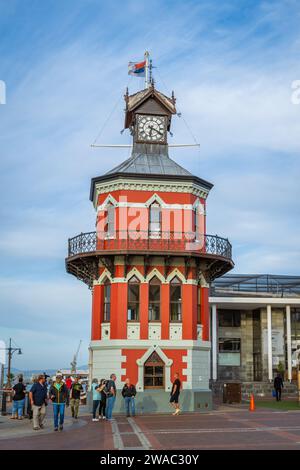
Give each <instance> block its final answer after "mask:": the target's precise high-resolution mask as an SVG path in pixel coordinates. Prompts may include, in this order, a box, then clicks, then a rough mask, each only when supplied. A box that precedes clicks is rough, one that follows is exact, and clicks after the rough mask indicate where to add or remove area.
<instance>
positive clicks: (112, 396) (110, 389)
mask: <svg viewBox="0 0 300 470" xmlns="http://www.w3.org/2000/svg"><path fill="white" fill-rule="evenodd" d="M116 380H117V377H116V374H111V376H110V380H108V381H107V383H106V385H105V394H106V410H105V415H106V419H107V420H108V421H111V420H112V412H113V409H114V405H115V401H116V395H117V389H116V383H115V382H116Z"/></svg>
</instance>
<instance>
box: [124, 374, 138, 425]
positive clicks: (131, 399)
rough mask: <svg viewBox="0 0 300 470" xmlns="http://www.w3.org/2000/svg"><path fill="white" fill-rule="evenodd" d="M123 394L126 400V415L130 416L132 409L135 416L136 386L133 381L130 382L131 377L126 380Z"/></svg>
mask: <svg viewBox="0 0 300 470" xmlns="http://www.w3.org/2000/svg"><path fill="white" fill-rule="evenodd" d="M122 396H123V398H124V402H125V412H126V416H127V417H129V416H130V410H131V415H132V416H135V396H136V388H135V386H134V385H133V384H132V383H130V379H126V380H125V385H124V387H123V390H122Z"/></svg>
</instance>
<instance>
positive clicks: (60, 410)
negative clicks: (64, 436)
mask: <svg viewBox="0 0 300 470" xmlns="http://www.w3.org/2000/svg"><path fill="white" fill-rule="evenodd" d="M49 394H50V398H51V401H52V404H53V419H54V431H58V429H59V430H60V431H62V430H63V428H64V419H65V407H66V406H69V390H68V388H67V386H66V384H65V383H63V381H62V374H61V373H57V374H56V378H55V381H54V382H53V384H52V385H51V387H50V392H49ZM58 418H59V427H58Z"/></svg>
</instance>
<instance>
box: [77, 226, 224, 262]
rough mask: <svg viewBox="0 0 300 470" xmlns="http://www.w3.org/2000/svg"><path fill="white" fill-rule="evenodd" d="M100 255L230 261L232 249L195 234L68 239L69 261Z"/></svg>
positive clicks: (128, 232)
mask: <svg viewBox="0 0 300 470" xmlns="http://www.w3.org/2000/svg"><path fill="white" fill-rule="evenodd" d="M97 251H101V252H103V251H106V252H110V251H111V252H118V251H131V252H147V251H149V252H173V253H174V252H180V253H184V252H192V253H195V254H203V255H214V256H218V257H222V258H225V259H229V260H231V258H232V247H231V244H230V242H229V241H228V239H227V238H221V237H218V236H217V235H198V236H197V237H196V236H195V233H194V232H185V233H182V232H157V233H149V232H147V231H142V230H141V231H140V230H139V231H138V230H137V231H135V230H119V231H115V233H114V234H113V235H111V236H110V235H108V233H107V232H88V233H81V234H80V235H77V236H76V237H73V238H70V239H69V247H68V255H69V257H70V256H75V255H80V254H84V253H91V252H97Z"/></svg>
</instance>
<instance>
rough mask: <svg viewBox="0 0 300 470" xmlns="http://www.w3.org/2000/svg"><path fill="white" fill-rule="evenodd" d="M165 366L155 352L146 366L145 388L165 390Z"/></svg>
mask: <svg viewBox="0 0 300 470" xmlns="http://www.w3.org/2000/svg"><path fill="white" fill-rule="evenodd" d="M164 385H165V364H164V363H163V361H162V360H161V358H160V357H159V355H158V354H157V352H155V351H154V352H153V353H152V354H151V356H150V357H149V358H148V359H147V361H146V362H145V365H144V387H145V388H164Z"/></svg>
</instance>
